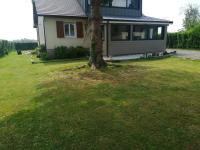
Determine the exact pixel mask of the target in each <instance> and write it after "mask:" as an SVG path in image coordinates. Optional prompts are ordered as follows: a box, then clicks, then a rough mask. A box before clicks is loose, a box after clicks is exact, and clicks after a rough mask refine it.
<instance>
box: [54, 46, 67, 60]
mask: <svg viewBox="0 0 200 150" xmlns="http://www.w3.org/2000/svg"><path fill="white" fill-rule="evenodd" d="M68 53H69V49H68V48H67V47H65V46H59V47H56V48H55V58H56V59H64V58H66V57H67V55H68Z"/></svg>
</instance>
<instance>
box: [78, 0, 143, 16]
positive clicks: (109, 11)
mask: <svg viewBox="0 0 200 150" xmlns="http://www.w3.org/2000/svg"><path fill="white" fill-rule="evenodd" d="M79 1H80V0H79ZM137 3H139V4H138V8H137V9H135V8H121V7H102V8H101V13H102V15H103V16H126V17H140V16H142V0H138V1H137ZM86 13H87V14H90V6H88V5H87V0H86Z"/></svg>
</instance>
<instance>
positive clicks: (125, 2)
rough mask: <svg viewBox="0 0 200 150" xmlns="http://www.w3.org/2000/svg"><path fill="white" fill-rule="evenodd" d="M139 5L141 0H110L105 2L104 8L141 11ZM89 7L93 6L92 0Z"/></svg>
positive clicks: (89, 1)
mask: <svg viewBox="0 0 200 150" xmlns="http://www.w3.org/2000/svg"><path fill="white" fill-rule="evenodd" d="M139 3H140V1H139V0H110V1H107V2H104V3H103V4H102V6H106V7H121V8H134V9H139ZM88 5H91V0H88Z"/></svg>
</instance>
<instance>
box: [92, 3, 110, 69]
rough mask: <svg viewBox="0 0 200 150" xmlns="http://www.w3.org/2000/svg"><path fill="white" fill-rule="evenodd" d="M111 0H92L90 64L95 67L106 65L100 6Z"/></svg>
mask: <svg viewBox="0 0 200 150" xmlns="http://www.w3.org/2000/svg"><path fill="white" fill-rule="evenodd" d="M111 1H112V0H91V29H92V42H91V50H90V61H89V65H90V66H91V67H92V68H94V69H96V68H101V67H105V66H106V62H105V61H104V59H103V46H102V45H103V44H102V38H101V23H102V15H101V12H100V7H101V5H102V4H106V3H110V2H111Z"/></svg>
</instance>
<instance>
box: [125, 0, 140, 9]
mask: <svg viewBox="0 0 200 150" xmlns="http://www.w3.org/2000/svg"><path fill="white" fill-rule="evenodd" d="M139 3H140V2H139V1H138V0H127V7H128V8H135V9H139V7H140V4H139Z"/></svg>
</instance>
